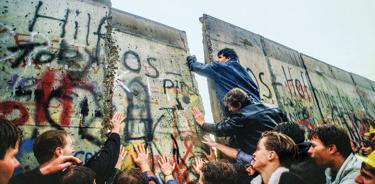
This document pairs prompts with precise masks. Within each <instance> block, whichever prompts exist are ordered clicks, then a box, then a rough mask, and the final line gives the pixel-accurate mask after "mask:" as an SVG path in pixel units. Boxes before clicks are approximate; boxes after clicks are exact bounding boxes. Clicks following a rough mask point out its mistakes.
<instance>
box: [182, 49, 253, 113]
mask: <svg viewBox="0 0 375 184" xmlns="http://www.w3.org/2000/svg"><path fill="white" fill-rule="evenodd" d="M217 57H218V61H216V62H214V63H211V64H203V63H199V62H197V58H196V57H195V56H188V57H187V58H186V60H187V65H188V66H189V68H190V70H191V71H194V72H196V73H197V74H199V75H203V76H205V77H208V78H210V79H212V80H214V81H215V83H216V84H215V90H216V94H217V96H218V98H219V100H220V103H221V105H222V106H224V103H223V102H224V101H223V100H224V96H225V94H226V93H227V92H228V91H230V90H231V89H233V88H240V89H242V90H244V91H245V92H246V93H247V94H248V95H249V98H250V100H251V101H252V102H258V101H259V100H260V97H259V89H258V86H257V85H256V84H255V82H254V81H253V80H252V79H251V77H250V76H249V74H248V73H247V72H246V70H245V68H243V67H242V66H241V65H240V63H239V58H238V55H237V54H236V52H235V51H234V50H233V49H229V48H225V49H222V50H220V51H219V52H218V53H217Z"/></svg>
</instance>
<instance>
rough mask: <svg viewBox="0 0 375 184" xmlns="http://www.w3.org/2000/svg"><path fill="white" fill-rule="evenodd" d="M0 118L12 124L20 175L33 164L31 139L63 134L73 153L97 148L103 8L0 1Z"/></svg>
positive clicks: (100, 118) (105, 13)
mask: <svg viewBox="0 0 375 184" xmlns="http://www.w3.org/2000/svg"><path fill="white" fill-rule="evenodd" d="M0 2H1V5H2V6H1V7H0V12H1V14H0V27H1V28H0V30H1V33H0V40H1V42H0V48H1V50H0V66H1V77H0V93H1V94H2V96H1V97H0V114H1V115H0V116H1V117H2V118H7V119H9V120H11V121H12V122H13V123H14V124H16V125H19V126H20V127H21V128H22V129H23V131H24V134H25V142H24V143H23V144H22V145H21V151H20V154H19V155H18V158H19V159H20V161H21V163H22V169H27V168H30V167H33V166H36V165H37V162H36V160H35V159H34V157H33V156H32V142H33V140H34V139H35V136H36V135H38V134H40V133H42V132H44V131H46V130H49V129H66V130H67V131H69V132H70V133H71V134H72V135H73V137H74V139H75V140H76V141H75V150H76V152H75V155H76V156H78V157H80V158H81V159H82V160H85V159H86V158H89V157H90V156H92V155H93V153H94V152H95V151H97V150H98V148H99V147H98V145H100V144H101V143H102V142H103V139H102V136H101V131H100V130H101V128H102V123H103V114H104V113H105V112H103V84H102V83H103V82H102V81H103V78H104V73H105V71H104V70H105V65H106V62H107V59H106V58H107V57H106V54H105V52H104V51H105V49H104V45H105V44H104V41H103V35H105V34H106V31H107V30H106V20H107V16H108V14H109V11H110V8H109V7H108V6H106V5H103V4H100V3H96V2H92V1H54V0H43V1H33V0H29V1H23V0H14V1H8V0H1V1H0Z"/></svg>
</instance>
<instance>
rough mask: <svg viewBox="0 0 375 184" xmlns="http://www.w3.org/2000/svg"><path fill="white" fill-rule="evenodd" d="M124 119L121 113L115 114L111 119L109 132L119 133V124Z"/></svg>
mask: <svg viewBox="0 0 375 184" xmlns="http://www.w3.org/2000/svg"><path fill="white" fill-rule="evenodd" d="M124 119H125V115H124V114H123V113H121V112H116V113H115V114H114V115H113V117H112V119H111V124H112V129H111V132H113V133H120V124H121V122H122V121H124Z"/></svg>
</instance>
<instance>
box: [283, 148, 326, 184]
mask: <svg viewBox="0 0 375 184" xmlns="http://www.w3.org/2000/svg"><path fill="white" fill-rule="evenodd" d="M297 145H298V150H299V154H298V158H297V159H295V160H294V161H293V163H292V165H291V166H290V170H289V171H290V172H291V173H293V174H295V175H297V176H299V177H300V178H303V179H304V182H305V184H321V183H325V182H326V177H325V175H324V168H321V167H319V166H318V165H317V164H316V163H315V161H314V159H313V158H311V157H310V156H309V155H308V153H307V151H308V150H309V145H303V144H301V143H300V144H297ZM306 171H308V172H306Z"/></svg>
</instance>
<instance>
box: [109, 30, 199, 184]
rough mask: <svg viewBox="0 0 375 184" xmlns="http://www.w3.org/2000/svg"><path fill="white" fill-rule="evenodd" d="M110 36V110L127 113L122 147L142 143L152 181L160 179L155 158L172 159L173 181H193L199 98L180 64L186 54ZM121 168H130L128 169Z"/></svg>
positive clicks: (116, 34) (128, 37)
mask: <svg viewBox="0 0 375 184" xmlns="http://www.w3.org/2000/svg"><path fill="white" fill-rule="evenodd" d="M112 36H113V39H114V40H115V42H116V44H118V45H119V49H118V55H119V56H120V57H119V59H118V61H117V67H118V71H117V75H116V77H115V80H116V83H115V86H114V90H113V91H114V97H113V104H114V108H115V109H117V110H120V111H123V112H125V113H126V119H125V126H124V128H123V133H124V137H123V140H122V141H123V143H124V144H125V145H127V146H128V147H129V149H131V147H132V144H137V143H139V142H142V143H145V144H146V146H147V147H148V148H149V149H150V151H151V153H152V155H153V164H154V168H155V171H156V173H157V175H159V174H161V173H160V169H159V168H158V165H157V164H156V159H157V158H158V157H159V156H160V155H166V156H168V157H170V158H173V161H174V162H175V163H176V169H175V170H174V173H175V176H176V178H177V179H178V180H179V181H180V182H181V183H188V182H189V181H191V180H192V179H194V178H195V176H194V175H193V174H192V170H191V167H190V164H191V161H192V158H193V157H194V156H195V155H196V154H197V153H198V152H202V151H201V148H200V146H199V144H198V143H199V142H200V141H198V140H199V139H198V136H199V134H200V133H199V130H198V128H197V127H196V125H195V123H194V121H193V117H192V114H191V108H192V107H199V106H200V102H199V101H200V98H199V94H198V91H197V89H196V88H195V87H194V86H195V85H194V81H192V80H191V79H192V76H191V73H190V71H189V69H188V67H187V66H186V65H185V62H184V58H185V56H186V55H187V53H186V51H185V50H183V49H178V48H173V47H170V46H167V45H163V44H161V43H158V42H155V41H151V40H147V39H145V38H142V37H135V36H132V35H129V34H126V33H123V32H117V31H115V32H113V33H112ZM166 53H168V54H166ZM123 166H124V167H125V168H128V167H132V163H131V162H127V163H126V164H125V165H123ZM160 178H163V177H160Z"/></svg>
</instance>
